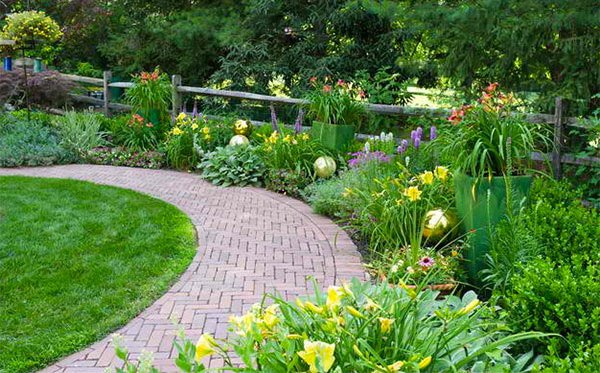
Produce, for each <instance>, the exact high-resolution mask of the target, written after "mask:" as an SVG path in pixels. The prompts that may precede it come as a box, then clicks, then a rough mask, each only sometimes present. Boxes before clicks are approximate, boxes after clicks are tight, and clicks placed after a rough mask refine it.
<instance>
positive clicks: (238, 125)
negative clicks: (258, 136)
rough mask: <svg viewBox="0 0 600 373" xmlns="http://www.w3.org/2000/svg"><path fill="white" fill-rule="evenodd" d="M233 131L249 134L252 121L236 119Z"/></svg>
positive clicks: (238, 133) (239, 133)
mask: <svg viewBox="0 0 600 373" xmlns="http://www.w3.org/2000/svg"><path fill="white" fill-rule="evenodd" d="M233 132H234V133H235V134H236V135H243V136H249V135H250V133H251V132H252V123H251V122H250V121H249V120H244V119H238V120H237V121H236V122H235V123H234V124H233Z"/></svg>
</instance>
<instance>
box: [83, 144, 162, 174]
mask: <svg viewBox="0 0 600 373" xmlns="http://www.w3.org/2000/svg"><path fill="white" fill-rule="evenodd" d="M85 161H86V162H89V163H91V164H102V165H107V166H125V167H139V168H150V169H161V168H163V167H164V166H165V165H166V163H167V162H166V159H165V155H164V154H163V153H161V152H157V151H153V150H150V151H133V150H128V149H125V148H122V147H116V148H108V147H99V148H94V149H92V150H90V151H89V152H88V153H87V155H86V156H85Z"/></svg>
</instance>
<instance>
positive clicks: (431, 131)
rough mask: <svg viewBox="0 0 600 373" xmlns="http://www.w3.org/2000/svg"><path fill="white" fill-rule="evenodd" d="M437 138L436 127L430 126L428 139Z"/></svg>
mask: <svg viewBox="0 0 600 373" xmlns="http://www.w3.org/2000/svg"><path fill="white" fill-rule="evenodd" d="M435 139H437V128H435V126H431V128H430V129H429V140H431V141H433V140H435Z"/></svg>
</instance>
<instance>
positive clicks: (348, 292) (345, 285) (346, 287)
mask: <svg viewBox="0 0 600 373" xmlns="http://www.w3.org/2000/svg"><path fill="white" fill-rule="evenodd" d="M342 289H344V293H345V294H346V295H347V296H349V297H351V298H354V293H353V292H352V290H350V285H349V284H348V283H347V282H344V283H343V284H342Z"/></svg>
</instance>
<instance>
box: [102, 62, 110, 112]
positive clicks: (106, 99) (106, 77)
mask: <svg viewBox="0 0 600 373" xmlns="http://www.w3.org/2000/svg"><path fill="white" fill-rule="evenodd" d="M111 80H112V73H111V72H110V71H105V72H104V74H103V76H102V89H103V90H104V115H106V116H107V117H108V116H110V107H109V103H110V87H109V86H108V85H109V84H110V81H111Z"/></svg>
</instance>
